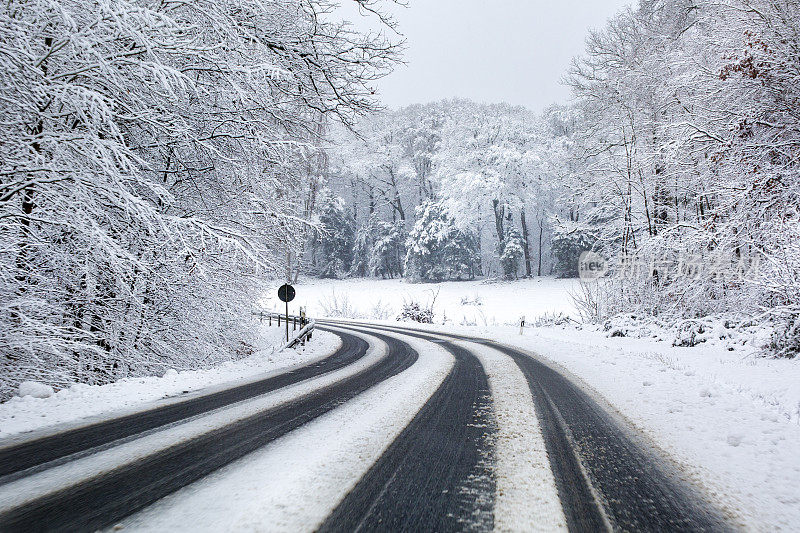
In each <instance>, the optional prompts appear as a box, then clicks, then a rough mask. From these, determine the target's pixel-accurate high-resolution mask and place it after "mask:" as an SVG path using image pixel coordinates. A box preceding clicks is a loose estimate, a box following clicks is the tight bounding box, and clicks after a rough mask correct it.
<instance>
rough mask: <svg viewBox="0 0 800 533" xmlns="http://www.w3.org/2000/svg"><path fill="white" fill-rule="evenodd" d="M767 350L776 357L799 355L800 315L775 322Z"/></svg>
mask: <svg viewBox="0 0 800 533" xmlns="http://www.w3.org/2000/svg"><path fill="white" fill-rule="evenodd" d="M776 323H777V325H776V327H775V331H774V332H773V334H772V336H771V338H770V343H769V348H770V350H771V351H772V353H774V354H775V355H777V356H778V357H796V356H797V355H798V354H800V315H793V316H791V315H790V316H787V317H784V318H781V319H777V320H776Z"/></svg>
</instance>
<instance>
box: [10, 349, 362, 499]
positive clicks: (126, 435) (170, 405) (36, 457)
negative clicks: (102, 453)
mask: <svg viewBox="0 0 800 533" xmlns="http://www.w3.org/2000/svg"><path fill="white" fill-rule="evenodd" d="M354 342H357V341H352V340H350V339H348V341H347V342H344V343H343V345H342V346H340V347H339V349H337V350H336V352H334V353H333V354H332V355H331V356H329V357H326V358H324V359H321V360H319V361H315V362H313V363H311V364H308V365H304V366H301V367H299V368H296V369H293V370H289V371H287V372H284V373H281V374H278V375H273V376H269V377H267V378H265V379H260V380H257V381H253V382H250V383H245V384H243V385H239V386H236V387H231V388H226V389H223V390H218V391H215V392H212V393H201V394H200V395H193V396H194V397H191V398H184V399H180V400H177V401H176V400H174V399H171V400H167V401H166V405H161V406H158V407H155V408H152V409H146V410H136V411H134V412H133V413H129V414H125V415H123V416H117V417H114V418H111V419H108V420H104V421H101V422H96V423H90V424H86V425H80V426H78V427H75V428H72V429H68V430H66V431H60V432H57V433H50V434H45V435H43V436H39V437H36V438H30V437H26V436H25V435H24V434H23V435H21V436H14V437H11V438H9V439H7V441H6V442H5V443H2V442H0V483H8V482H9V481H13V480H14V479H17V478H19V477H21V475H28V474H30V473H32V472H35V471H39V470H41V469H42V468H43V467H51V466H53V465H54V464H61V463H64V462H66V461H67V460H72V459H74V458H75V457H76V456H82V455H85V454H86V453H88V452H89V451H96V450H97V449H102V448H104V447H107V446H108V445H109V444H111V443H115V444H116V443H117V441H121V440H123V439H130V438H133V437H136V436H138V435H142V434H143V433H146V432H148V431H152V430H154V429H157V428H160V427H164V426H166V425H168V424H172V423H175V422H179V421H181V420H186V419H188V418H191V417H193V416H197V415H201V414H203V413H206V412H208V411H211V410H213V409H218V408H220V407H225V406H227V405H232V404H234V403H236V402H240V401H243V400H248V399H250V398H255V397H257V396H261V395H263V394H266V393H269V392H272V391H275V390H278V389H280V388H283V387H287V386H289V385H292V384H295V383H300V382H301V381H305V380H307V379H312V378H314V377H317V376H321V375H323V374H326V373H329V372H334V371H336V370H339V369H340V368H344V367H346V366H348V365H351V364H353V363H354V362H356V361H357V360H358V359H360V358H361V357H363V356H364V354H365V353H366V347H365V345H363V344H362V343H358V342H357V343H356V344H354ZM42 432H49V430H47V429H45V430H43V431H37V434H39V433H42ZM20 441H21V442H20Z"/></svg>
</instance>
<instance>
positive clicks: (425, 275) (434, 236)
mask: <svg viewBox="0 0 800 533" xmlns="http://www.w3.org/2000/svg"><path fill="white" fill-rule="evenodd" d="M406 246H407V248H408V252H407V253H406V276H407V277H409V279H411V280H414V281H443V280H452V279H462V278H465V277H468V278H470V279H471V278H474V277H475V274H476V273H477V272H479V271H480V254H479V253H478V239H477V237H476V236H475V235H474V234H473V233H471V232H467V231H463V230H460V229H458V228H457V227H456V225H455V222H454V220H453V219H452V217H450V216H449V215H448V214H447V212H446V210H445V209H444V208H443V207H442V206H441V204H439V203H436V202H432V201H426V202H424V203H423V204H422V205H421V206H419V207H417V222H416V223H415V224H414V228H413V229H412V230H411V233H410V234H409V237H408V241H407V242H406Z"/></svg>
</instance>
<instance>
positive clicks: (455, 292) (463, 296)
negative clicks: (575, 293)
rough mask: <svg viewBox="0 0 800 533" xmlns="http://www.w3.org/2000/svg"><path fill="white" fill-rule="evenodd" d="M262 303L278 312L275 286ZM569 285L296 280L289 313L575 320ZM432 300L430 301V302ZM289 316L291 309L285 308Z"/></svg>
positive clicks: (463, 321)
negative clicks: (420, 311)
mask: <svg viewBox="0 0 800 533" xmlns="http://www.w3.org/2000/svg"><path fill="white" fill-rule="evenodd" d="M278 285H280V284H276V285H275V287H273V288H270V290H269V292H268V294H267V296H266V297H265V299H264V301H263V302H262V306H263V307H264V308H266V309H275V310H282V305H283V304H282V303H281V302H280V301H279V300H278V298H277V296H276V294H277V287H278ZM575 285H576V281H575V280H571V279H553V278H536V279H527V280H519V281H492V282H488V281H483V280H475V281H449V282H443V283H406V282H405V281H404V280H402V279H385V280H382V279H344V280H317V279H313V278H302V279H301V280H300V281H299V282H298V283H297V284H296V285H295V288H296V289H297V297H296V298H295V300H294V301H293V302H292V303H291V306H292V308H293V309H296V308H297V307H298V306H302V307H304V308H306V309H307V310H308V314H309V316H311V317H319V316H332V315H335V316H339V317H343V318H370V319H384V320H386V319H389V320H392V319H395V318H396V317H397V315H398V313H399V312H400V309H401V308H402V306H403V304H404V303H407V302H411V301H416V302H418V303H419V304H420V305H421V306H422V307H427V306H429V305H430V304H431V302H433V310H434V313H435V314H436V321H437V322H439V323H441V322H442V321H446V322H447V323H448V324H456V325H477V326H492V325H503V324H517V323H518V321H519V319H520V317H521V316H523V315H524V316H525V317H526V319H527V320H528V321H531V320H533V319H535V318H536V317H540V316H543V315H552V314H558V313H564V314H567V315H573V316H574V315H576V311H575V308H574V306H573V305H572V299H571V297H570V292H571V291H572V290H573V289H574V287H575ZM434 298H435V300H434ZM290 311H291V309H290Z"/></svg>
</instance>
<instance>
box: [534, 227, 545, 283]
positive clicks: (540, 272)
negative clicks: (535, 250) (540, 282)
mask: <svg viewBox="0 0 800 533" xmlns="http://www.w3.org/2000/svg"><path fill="white" fill-rule="evenodd" d="M543 234H544V220H543V219H539V268H538V270H537V271H536V275H537V276H539V277H542V235H543Z"/></svg>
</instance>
